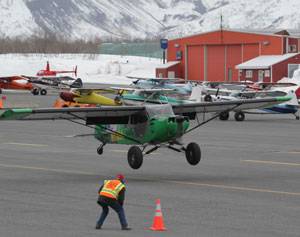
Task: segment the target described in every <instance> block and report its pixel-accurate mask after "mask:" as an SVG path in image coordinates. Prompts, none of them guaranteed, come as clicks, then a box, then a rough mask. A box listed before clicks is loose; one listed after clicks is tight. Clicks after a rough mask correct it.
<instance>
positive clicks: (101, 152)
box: [97, 146, 103, 155]
mask: <svg viewBox="0 0 300 237" xmlns="http://www.w3.org/2000/svg"><path fill="white" fill-rule="evenodd" d="M97 153H98V155H102V154H103V146H99V147H98V149H97Z"/></svg>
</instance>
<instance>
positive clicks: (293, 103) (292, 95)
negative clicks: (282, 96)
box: [285, 90, 299, 106]
mask: <svg viewBox="0 0 300 237" xmlns="http://www.w3.org/2000/svg"><path fill="white" fill-rule="evenodd" d="M287 95H288V96H291V97H292V99H291V100H289V101H287V102H285V104H287V105H294V106H298V105H299V103H298V99H297V96H296V93H295V91H293V90H291V91H289V92H288V93H287Z"/></svg>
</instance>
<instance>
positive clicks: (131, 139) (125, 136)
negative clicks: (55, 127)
mask: <svg viewBox="0 0 300 237" xmlns="http://www.w3.org/2000/svg"><path fill="white" fill-rule="evenodd" d="M69 114H71V115H72V116H74V117H75V118H77V119H81V120H83V119H82V118H81V117H79V116H76V115H75V114H72V113H69ZM65 120H67V121H70V122H72V123H76V124H79V125H83V126H85V127H89V128H92V129H95V127H93V126H89V125H87V124H83V123H80V122H77V121H74V120H72V119H65ZM98 126H100V127H101V128H103V129H104V130H106V131H109V132H111V133H112V134H115V135H117V136H119V137H124V138H126V139H128V140H130V141H133V142H135V143H137V144H143V143H142V142H140V141H138V140H136V139H134V138H132V137H129V136H127V135H125V134H123V133H119V132H117V131H115V130H113V129H110V128H107V127H105V126H102V125H100V124H99V125H98Z"/></svg>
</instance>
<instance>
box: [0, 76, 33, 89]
mask: <svg viewBox="0 0 300 237" xmlns="http://www.w3.org/2000/svg"><path fill="white" fill-rule="evenodd" d="M33 88H34V86H33V85H32V83H30V82H29V81H28V80H26V79H25V78H23V77H22V76H7V77H0V93H2V89H11V90H30V91H31V90H32V89H33Z"/></svg>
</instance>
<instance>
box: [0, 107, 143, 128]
mask: <svg viewBox="0 0 300 237" xmlns="http://www.w3.org/2000/svg"><path fill="white" fill-rule="evenodd" d="M143 111H145V107H144V106H119V107H116V106H103V107H93V108H59V109H57V108H37V109H33V108H19V109H8V110H4V111H3V112H2V114H1V112H0V120H78V119H79V120H85V121H86V124H95V123H100V124H127V123H128V120H129V117H130V116H132V115H135V114H138V113H141V112H143Z"/></svg>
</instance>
